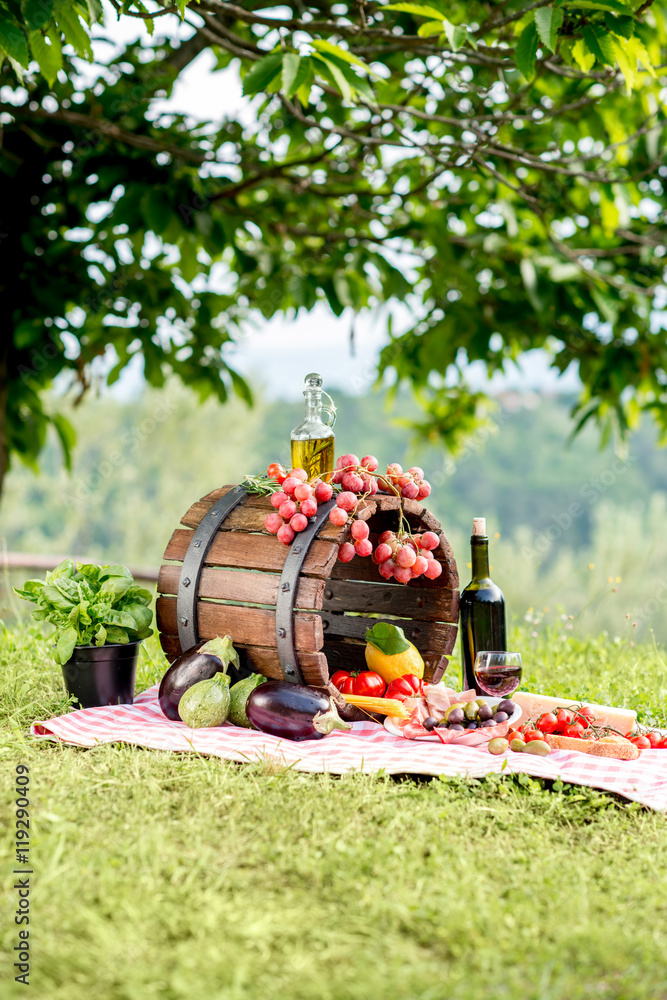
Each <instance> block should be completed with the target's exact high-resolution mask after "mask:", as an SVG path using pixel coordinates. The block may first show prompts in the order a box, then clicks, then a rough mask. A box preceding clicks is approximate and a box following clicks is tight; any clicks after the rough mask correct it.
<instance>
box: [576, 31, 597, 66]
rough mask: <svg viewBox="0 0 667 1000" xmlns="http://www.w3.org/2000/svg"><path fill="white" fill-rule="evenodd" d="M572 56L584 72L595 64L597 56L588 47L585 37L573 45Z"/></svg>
mask: <svg viewBox="0 0 667 1000" xmlns="http://www.w3.org/2000/svg"><path fill="white" fill-rule="evenodd" d="M572 58H573V59H574V61H575V62H576V64H577V66H578V67H579V69H580V70H581V72H582V73H588V71H589V70H590V69H592V68H593V66H594V65H595V56H594V54H593V53H592V52H591V51H590V50H589V49H588V46H587V45H586V42H585V41H584V40H583V38H578V39H577V41H576V42H575V43H574V45H573V46H572Z"/></svg>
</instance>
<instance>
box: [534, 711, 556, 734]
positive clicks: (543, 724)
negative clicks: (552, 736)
mask: <svg viewBox="0 0 667 1000" xmlns="http://www.w3.org/2000/svg"><path fill="white" fill-rule="evenodd" d="M537 725H538V726H539V728H540V729H541V730H542V732H543V733H555V732H556V726H557V725H558V719H557V718H556V716H555V715H554V713H553V712H545V713H544V715H541V716H540V717H539V719H538V720H537Z"/></svg>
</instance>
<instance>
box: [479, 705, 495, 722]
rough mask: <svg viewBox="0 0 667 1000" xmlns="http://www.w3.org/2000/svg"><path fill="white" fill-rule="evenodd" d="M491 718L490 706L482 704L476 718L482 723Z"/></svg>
mask: <svg viewBox="0 0 667 1000" xmlns="http://www.w3.org/2000/svg"><path fill="white" fill-rule="evenodd" d="M492 716H493V709H492V708H491V706H490V705H487V704H486V703H484V704H483V705H480V706H479V709H478V712H477V718H478V719H479V721H480V722H484V720H485V719H490V718H491V717H492Z"/></svg>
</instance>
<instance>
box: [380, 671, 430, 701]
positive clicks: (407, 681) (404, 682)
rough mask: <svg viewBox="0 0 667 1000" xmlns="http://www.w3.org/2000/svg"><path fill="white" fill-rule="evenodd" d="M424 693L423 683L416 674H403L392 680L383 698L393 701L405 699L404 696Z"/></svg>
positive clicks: (413, 696) (415, 695)
mask: <svg viewBox="0 0 667 1000" xmlns="http://www.w3.org/2000/svg"><path fill="white" fill-rule="evenodd" d="M423 693H424V683H423V681H421V680H420V679H419V677H417V675H416V674H403V676H402V677H397V678H396V680H394V681H392V682H391V684H390V685H389V687H388V688H387V690H386V692H385V698H393V699H394V700H395V701H405V699H406V698H417V697H419V695H422V694H423Z"/></svg>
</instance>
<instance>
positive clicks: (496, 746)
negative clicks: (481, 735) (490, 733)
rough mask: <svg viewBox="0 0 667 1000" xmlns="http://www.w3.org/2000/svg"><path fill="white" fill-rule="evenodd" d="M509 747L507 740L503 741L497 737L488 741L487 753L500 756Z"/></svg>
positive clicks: (500, 737)
mask: <svg viewBox="0 0 667 1000" xmlns="http://www.w3.org/2000/svg"><path fill="white" fill-rule="evenodd" d="M508 746H509V743H508V742H507V740H504V739H503V738H502V736H497V737H496V739H495V740H489V753H494V754H500V753H505V751H506V750H507V748H508Z"/></svg>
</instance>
